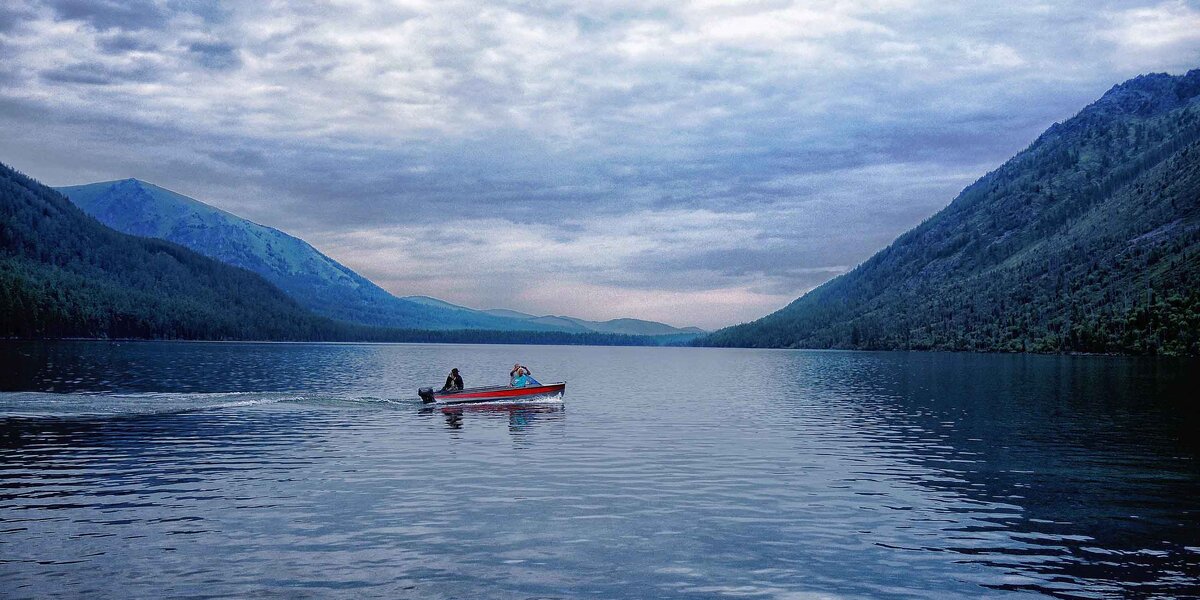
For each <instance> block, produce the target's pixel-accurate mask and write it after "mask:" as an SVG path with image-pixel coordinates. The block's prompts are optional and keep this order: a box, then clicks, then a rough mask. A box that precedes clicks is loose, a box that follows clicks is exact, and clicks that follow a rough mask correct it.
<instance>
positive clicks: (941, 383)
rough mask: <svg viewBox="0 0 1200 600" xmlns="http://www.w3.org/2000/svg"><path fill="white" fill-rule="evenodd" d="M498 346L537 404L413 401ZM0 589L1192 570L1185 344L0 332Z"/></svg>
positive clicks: (977, 589)
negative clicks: (529, 341) (512, 342)
mask: <svg viewBox="0 0 1200 600" xmlns="http://www.w3.org/2000/svg"><path fill="white" fill-rule="evenodd" d="M516 361H520V362H522V363H523V364H526V365H528V366H529V367H530V368H531V369H532V371H533V375H534V376H535V377H537V378H538V379H540V380H541V381H543V382H551V381H559V380H566V381H567V382H568V386H567V392H566V396H565V398H564V400H563V401H562V402H551V403H544V404H536V405H525V406H516V407H512V406H510V407H503V406H490V407H476V408H464V409H461V410H456V411H442V410H429V409H425V408H423V407H422V406H421V404H420V402H419V401H418V400H417V399H416V394H415V390H416V389H417V388H418V387H420V386H427V385H433V386H440V384H441V382H442V381H443V380H444V379H445V375H446V372H447V371H448V370H449V369H450V368H451V367H458V368H460V369H461V371H462V373H463V377H464V379H465V380H466V384H467V385H468V386H473V385H484V384H497V383H505V382H506V381H507V374H508V370H509V368H510V367H511V365H512V364H513V363H514V362H516ZM0 365H4V367H3V369H4V370H3V371H2V374H0V390H2V391H0V585H2V586H3V587H2V588H0V590H2V591H0V596H3V597H6V598H48V597H69V598H77V597H122V598H124V597H163V596H171V597H246V596H261V597H286V598H297V597H301V598H303V597H314V598H315V597H321V598H324V597H356V598H357V597H386V598H585V597H591V598H719V597H731V598H777V599H789V600H795V599H810V598H931V597H933V598H978V597H1000V598H1007V597H1023V596H1040V595H1052V596H1058V597H1063V598H1078V597H1131V596H1132V597H1188V596H1191V597H1198V596H1200V583H1198V581H1200V465H1198V463H1197V455H1198V454H1200V442H1198V440H1200V437H1198V435H1197V434H1198V433H1200V419H1198V417H1197V415H1198V412H1200V410H1198V402H1197V398H1200V394H1197V393H1196V390H1197V389H1200V387H1198V385H1197V384H1200V369H1197V368H1196V367H1197V365H1196V363H1184V362H1172V361H1166V360H1151V359H1135V358H1118V357H1079V356H1031V355H973V354H949V353H946V354H940V353H869V352H825V351H783V350H719V349H704V348H602V347H545V346H485V345H461V346H457V345H366V344H364V345H356V344H251V343H168V342H144V343H104V342H63V343H17V342H6V343H0Z"/></svg>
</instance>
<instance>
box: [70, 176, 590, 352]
mask: <svg viewBox="0 0 1200 600" xmlns="http://www.w3.org/2000/svg"><path fill="white" fill-rule="evenodd" d="M58 189H59V191H60V192H62V193H63V194H65V195H66V196H67V197H68V198H70V199H71V201H72V202H74V203H75V204H76V205H78V206H79V207H80V208H81V209H83V210H84V212H86V213H87V214H89V215H91V216H93V217H95V218H96V219H97V220H99V221H100V222H101V223H103V224H105V225H107V226H109V227H112V228H113V229H116V230H117V231H121V232H123V233H128V234H132V235H137V236H143V237H151V238H158V239H163V240H168V241H171V242H175V243H176V244H179V245H181V246H184V247H186V248H190V249H192V250H195V251H196V252H199V253H200V254H203V255H204V256H208V257H210V258H214V259H216V260H218V261H221V262H223V263H225V264H229V265H233V266H236V267H241V268H243V269H247V270H249V271H253V272H255V273H257V274H259V275H261V276H263V277H264V278H266V279H267V281H270V282H271V283H272V284H274V285H276V286H278V287H279V289H281V290H283V291H284V292H285V293H286V294H287V295H288V296H291V297H292V298H293V299H294V300H296V302H298V303H299V304H300V305H301V306H303V307H305V308H307V309H309V310H311V311H313V312H314V313H316V314H318V315H321V316H325V317H328V318H331V319H336V320H339V321H345V322H349V323H356V324H361V325H369V326H378V327H400V328H411V329H434V330H443V329H486V330H511V331H568V330H567V329H560V328H555V327H553V326H547V325H542V324H538V323H531V322H528V321H525V320H522V319H510V318H505V317H498V316H494V315H488V314H483V313H479V312H476V311H471V310H466V309H461V307H455V306H454V305H451V304H449V303H441V302H440V301H438V302H437V303H433V302H430V303H426V302H411V301H408V300H405V299H401V298H397V297H395V296H393V295H392V294H390V293H388V292H387V291H385V290H384V289H383V288H380V287H379V286H377V285H375V284H374V283H372V282H371V281H369V280H368V279H366V278H365V277H362V276H361V275H359V274H358V273H355V272H354V271H351V270H350V269H348V268H346V267H345V266H343V265H341V264H339V263H338V262H337V261H335V260H333V259H331V258H329V257H328V256H325V255H324V254H321V253H320V252H319V251H317V249H316V248H313V247H312V246H311V245H309V244H308V243H307V242H305V241H304V240H301V239H299V238H296V237H293V236H291V235H288V234H286V233H284V232H282V231H279V230H278V229H273V228H271V227H266V226H263V225H259V224H258V223H254V222H252V221H248V220H246V219H243V218H241V217H238V216H236V215H233V214H230V213H228V212H225V211H223V210H220V209H217V208H215V207H212V206H209V205H207V204H204V203H203V202H200V201H199V200H195V199H193V198H189V197H187V196H184V195H182V194H178V193H175V192H172V191H170V190H167V189H164V188H161V187H158V186H156V185H153V184H150V183H146V182H144V181H139V180H137V179H124V180H121V181H106V182H102V183H91V184H87V185H76V186H70V187H63V188H58ZM431 300H432V299H431Z"/></svg>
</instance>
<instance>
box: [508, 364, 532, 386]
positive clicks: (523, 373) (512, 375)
mask: <svg viewBox="0 0 1200 600" xmlns="http://www.w3.org/2000/svg"><path fill="white" fill-rule="evenodd" d="M508 378H509V382H508V384H509V385H510V386H512V387H526V386H530V385H540V384H539V383H538V381H537V380H536V379H534V378H533V374H532V373H530V372H529V367H526V366H525V365H523V364H521V363H517V364H515V365H513V368H512V370H511V371H509V372H508Z"/></svg>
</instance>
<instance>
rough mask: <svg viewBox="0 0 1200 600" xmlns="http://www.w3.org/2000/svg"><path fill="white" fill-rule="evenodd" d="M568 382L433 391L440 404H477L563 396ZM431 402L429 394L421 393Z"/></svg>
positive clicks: (436, 400)
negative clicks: (456, 390)
mask: <svg viewBox="0 0 1200 600" xmlns="http://www.w3.org/2000/svg"><path fill="white" fill-rule="evenodd" d="M566 389H567V384H566V383H565V382H563V383H549V384H545V385H531V386H527V387H508V386H494V387H482V388H467V389H465V390H463V391H461V392H441V391H435V392H433V393H432V394H431V395H432V398H433V401H434V402H436V403H438V404H477V403H480V402H521V401H524V400H536V399H549V398H553V397H556V396H557V397H562V395H563V394H564V393H565V392H566ZM421 397H422V399H423V400H425V401H426V402H429V396H426V395H425V394H422V395H421Z"/></svg>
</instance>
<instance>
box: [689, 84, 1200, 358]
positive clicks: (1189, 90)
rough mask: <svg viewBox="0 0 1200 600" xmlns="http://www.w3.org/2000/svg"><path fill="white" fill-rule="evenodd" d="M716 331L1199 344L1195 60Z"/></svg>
mask: <svg viewBox="0 0 1200 600" xmlns="http://www.w3.org/2000/svg"><path fill="white" fill-rule="evenodd" d="M700 343H702V344H707V345H716V346H751V347H803V348H856V349H939V350H974V351H1037V352H1074V351H1081V352H1119V353H1135V354H1192V355H1195V354H1200V70H1193V71H1191V72H1189V73H1187V74H1186V75H1181V76H1171V75H1166V74H1154V75H1144V76H1141V77H1138V78H1135V79H1132V80H1130V81H1127V82H1125V83H1123V84H1121V85H1118V86H1115V87H1113V88H1112V89H1111V90H1109V91H1108V92H1107V93H1106V94H1104V96H1103V97H1102V98H1100V99H1099V100H1098V101H1096V102H1095V103H1093V104H1091V105H1089V106H1087V107H1086V108H1084V109H1083V110H1082V111H1081V112H1080V113H1079V114H1078V115H1076V116H1075V117H1073V118H1071V119H1069V120H1067V121H1065V122H1063V123H1061V124H1055V125H1054V126H1052V127H1050V129H1048V130H1047V131H1046V132H1045V133H1043V134H1042V135H1041V136H1040V137H1038V138H1037V140H1036V141H1034V142H1033V144H1032V145H1030V146H1029V147H1028V148H1027V149H1025V150H1024V151H1022V152H1020V153H1019V154H1017V155H1016V156H1015V157H1013V158H1012V159H1011V160H1009V161H1008V162H1006V163H1005V164H1004V165H1003V166H1001V167H1000V168H998V169H996V170H995V171H993V172H991V173H988V174H987V175H985V176H984V177H982V178H980V179H979V180H978V181H976V182H975V183H974V184H972V185H970V186H968V187H967V188H966V189H964V190H963V191H962V193H961V194H959V195H958V197H957V198H955V199H954V201H953V202H951V203H950V205H949V206H947V207H946V208H945V209H943V210H942V211H940V212H938V213H937V214H935V215H934V216H932V217H930V218H929V219H927V220H926V221H925V222H924V223H922V224H921V225H919V226H918V227H916V228H915V229H913V230H911V231H909V232H907V233H905V234H904V235H901V236H900V237H899V238H897V239H896V241H895V242H893V243H892V245H890V246H888V247H887V248H885V249H884V250H882V251H880V252H879V253H877V254H876V255H875V256H873V257H871V258H870V259H868V260H867V261H866V262H864V263H862V264H861V265H859V266H858V267H857V268H856V269H854V270H853V271H851V272H849V273H847V274H845V275H842V276H840V277H838V278H836V279H833V280H831V281H829V282H827V283H825V284H824V285H822V286H820V287H818V288H816V289H814V290H812V291H811V292H809V293H807V294H805V295H804V296H802V297H801V298H799V299H797V300H796V301H794V302H792V303H791V304H789V305H788V306H787V307H785V308H783V309H782V310H780V311H778V312H776V313H773V314H771V315H768V316H766V317H764V318H762V319H759V320H757V321H754V322H751V323H746V324H743V325H738V326H734V327H730V328H727V329H723V330H720V331H718V332H716V333H714V334H713V335H711V336H709V337H707V338H705V339H704V340H702V341H701V342H700Z"/></svg>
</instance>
